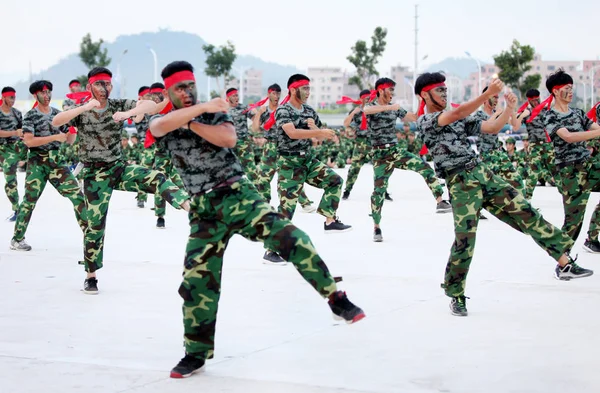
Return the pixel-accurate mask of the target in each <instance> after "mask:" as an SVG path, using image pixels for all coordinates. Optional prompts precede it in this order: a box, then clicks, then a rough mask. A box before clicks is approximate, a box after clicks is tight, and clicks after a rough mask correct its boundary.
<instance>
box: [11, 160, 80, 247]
mask: <svg viewBox="0 0 600 393" xmlns="http://www.w3.org/2000/svg"><path fill="white" fill-rule="evenodd" d="M48 182H50V184H52V186H53V187H54V188H55V189H56V191H58V193H59V194H60V195H62V196H63V197H65V198H68V199H69V200H70V201H71V203H72V204H73V209H74V210H75V218H76V219H77V223H78V224H79V226H80V227H81V230H82V231H83V232H84V233H85V229H86V227H87V213H86V206H85V200H84V198H83V194H82V193H81V189H80V188H79V183H78V182H77V179H76V178H75V176H73V174H72V173H71V171H70V170H69V167H67V165H66V164H65V162H64V161H63V159H62V156H61V153H60V152H59V151H58V150H51V151H49V152H43V153H42V152H37V151H30V152H29V161H28V163H27V175H26V178H25V195H24V197H23V202H22V203H21V205H20V206H19V212H18V214H17V221H16V222H15V232H14V236H13V238H14V239H15V240H17V241H21V240H23V239H24V238H25V232H27V227H28V226H29V221H30V220H31V215H32V214H33V210H34V209H35V205H36V203H37V201H38V199H39V198H40V196H41V195H42V192H44V188H46V184H47V183H48Z"/></svg>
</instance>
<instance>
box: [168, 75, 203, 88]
mask: <svg viewBox="0 0 600 393" xmlns="http://www.w3.org/2000/svg"><path fill="white" fill-rule="evenodd" d="M164 79H165V89H168V88H170V87H171V86H173V85H174V84H176V83H179V82H183V81H194V82H195V81H196V77H194V73H193V72H192V71H179V72H176V73H174V74H173V75H171V76H168V77H166V78H164Z"/></svg>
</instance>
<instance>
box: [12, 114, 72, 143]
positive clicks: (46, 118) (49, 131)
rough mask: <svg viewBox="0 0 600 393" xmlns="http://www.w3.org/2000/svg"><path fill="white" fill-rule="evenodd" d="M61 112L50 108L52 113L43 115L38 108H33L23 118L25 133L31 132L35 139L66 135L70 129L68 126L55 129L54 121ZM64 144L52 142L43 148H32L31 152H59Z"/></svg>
mask: <svg viewBox="0 0 600 393" xmlns="http://www.w3.org/2000/svg"><path fill="white" fill-rule="evenodd" d="M59 113H60V111H59V110H58V109H56V108H53V107H50V113H42V112H40V110H39V109H38V108H33V109H32V110H30V111H29V112H27V113H26V114H25V117H24V118H23V133H26V132H30V133H32V134H33V136H34V137H44V136H51V135H57V134H59V133H66V132H67V131H68V130H69V127H68V126H66V125H63V126H60V127H54V126H53V125H52V119H54V116H56V115H58V114H59ZM61 145H62V143H60V142H58V141H54V142H50V143H47V144H45V145H42V146H37V147H30V148H29V150H30V151H50V150H59V149H60V148H61Z"/></svg>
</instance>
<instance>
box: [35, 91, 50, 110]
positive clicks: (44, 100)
mask: <svg viewBox="0 0 600 393" xmlns="http://www.w3.org/2000/svg"><path fill="white" fill-rule="evenodd" d="M35 99H36V100H37V102H39V103H40V105H43V106H48V105H50V100H52V91H51V90H48V89H45V90H42V91H38V92H37V93H35Z"/></svg>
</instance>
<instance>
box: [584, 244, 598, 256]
mask: <svg viewBox="0 0 600 393" xmlns="http://www.w3.org/2000/svg"><path fill="white" fill-rule="evenodd" d="M582 248H583V249H584V250H585V251H587V252H589V253H590V254H600V251H594V250H592V249H591V248H589V247H587V246H586V245H585V244H584V245H583V247H582Z"/></svg>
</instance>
